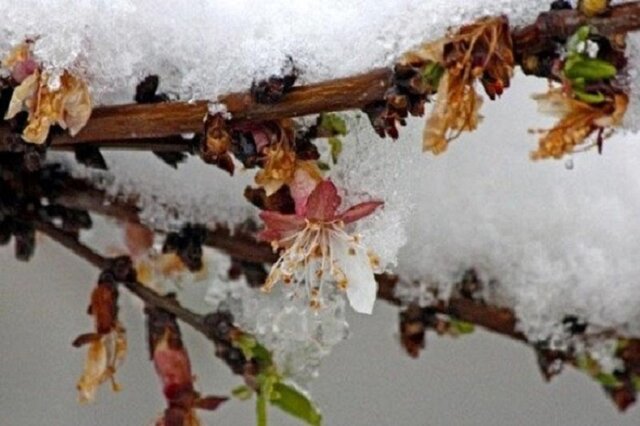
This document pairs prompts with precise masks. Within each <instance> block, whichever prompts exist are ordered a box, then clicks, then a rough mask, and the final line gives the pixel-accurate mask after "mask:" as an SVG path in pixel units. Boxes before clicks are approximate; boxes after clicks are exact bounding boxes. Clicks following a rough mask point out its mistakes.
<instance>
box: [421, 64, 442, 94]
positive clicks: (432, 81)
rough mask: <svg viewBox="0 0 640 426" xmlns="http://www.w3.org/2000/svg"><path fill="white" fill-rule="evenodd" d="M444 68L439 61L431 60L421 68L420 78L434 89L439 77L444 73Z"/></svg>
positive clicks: (436, 86)
mask: <svg viewBox="0 0 640 426" xmlns="http://www.w3.org/2000/svg"><path fill="white" fill-rule="evenodd" d="M444 72H445V69H444V67H443V66H442V65H441V64H440V63H439V62H431V63H430V64H428V65H426V66H425V67H424V68H423V70H422V79H423V80H424V81H425V82H426V83H427V84H429V86H431V87H432V88H433V90H436V89H437V88H438V86H439V85H440V79H441V78H442V76H443V75H444Z"/></svg>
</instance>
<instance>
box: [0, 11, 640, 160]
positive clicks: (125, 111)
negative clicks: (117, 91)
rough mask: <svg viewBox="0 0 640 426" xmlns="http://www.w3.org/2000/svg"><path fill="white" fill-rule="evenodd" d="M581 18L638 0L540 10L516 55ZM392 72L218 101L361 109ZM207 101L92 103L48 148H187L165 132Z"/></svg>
mask: <svg viewBox="0 0 640 426" xmlns="http://www.w3.org/2000/svg"><path fill="white" fill-rule="evenodd" d="M586 23H589V24H590V25H593V26H594V27H595V28H597V29H598V31H599V32H600V33H602V34H604V35H612V34H618V33H626V32H629V31H635V30H637V29H640V2H630V3H625V4H621V5H617V6H613V7H612V8H611V9H610V11H609V12H608V13H607V14H606V15H605V16H601V17H596V18H590V19H588V18H586V17H585V16H583V15H581V14H580V13H579V12H578V11H575V10H558V11H551V12H545V13H542V14H540V15H539V16H538V18H537V20H536V21H535V22H534V23H533V24H531V25H528V26H525V27H522V28H519V29H515V30H514V31H513V33H512V38H513V41H514V50H515V53H516V57H518V58H521V57H522V55H523V54H524V53H532V52H537V51H540V50H542V49H544V48H545V47H546V46H548V45H549V43H551V42H552V40H553V39H554V38H556V37H568V36H569V35H571V34H572V33H574V32H575V30H576V29H577V28H579V27H580V26H582V25H584V24H586ZM392 75H393V71H392V70H391V69H389V68H379V69H375V70H372V71H370V72H367V73H365V74H361V75H357V76H353V77H348V78H341V79H337V80H330V81H326V82H321V83H316V84H310V85H306V86H300V87H294V88H293V89H292V91H291V92H290V93H288V94H286V95H285V96H284V97H283V99H282V100H281V101H280V102H278V103H276V104H272V105H264V104H259V103H256V102H255V101H254V100H253V98H252V96H251V94H250V93H249V92H243V93H232V94H228V95H223V96H220V97H219V99H218V102H220V103H222V104H224V105H225V106H226V107H227V110H228V111H229V112H230V113H231V114H232V117H233V118H232V122H236V123H237V122H242V121H256V122H259V121H265V120H272V119H276V118H286V117H300V116H304V115H309V114H316V113H321V112H331V111H343V110H351V109H360V108H363V107H364V106H365V105H367V104H370V103H372V102H375V101H381V100H384V96H385V93H386V91H387V89H388V88H389V87H390V84H391V80H392ZM208 104H209V102H208V101H204V100H203V101H196V102H164V103H155V104H132V105H117V106H104V107H100V108H96V109H95V110H94V111H93V114H92V116H91V119H90V120H89V122H88V123H87V125H86V126H85V128H84V129H82V131H81V132H80V133H79V134H78V135H77V136H76V137H74V138H72V137H70V136H69V135H67V134H61V135H57V136H54V137H53V141H52V147H59V148H60V149H70V146H72V145H74V144H80V143H93V144H95V143H100V146H102V145H103V144H104V146H105V147H109V148H118V149H148V150H161V149H169V150H186V149H187V147H188V144H187V143H185V144H184V145H182V144H179V143H178V144H176V141H175V139H173V138H170V137H171V136H177V135H181V134H185V133H202V132H203V130H204V129H203V128H204V125H203V120H204V119H205V117H206V116H207V114H208ZM11 137H12V134H11V129H10V128H9V126H8V124H7V123H4V124H2V125H0V148H3V147H5V148H6V147H7V146H10V139H11ZM164 138H168V139H164ZM145 139H146V140H148V141H146V142H145V141H144V140H145ZM163 146H165V147H164V148H163ZM166 146H169V148H167V147H166Z"/></svg>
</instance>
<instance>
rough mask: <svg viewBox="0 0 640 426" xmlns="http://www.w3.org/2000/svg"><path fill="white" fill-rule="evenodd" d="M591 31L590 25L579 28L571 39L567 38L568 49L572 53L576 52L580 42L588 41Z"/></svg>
mask: <svg viewBox="0 0 640 426" xmlns="http://www.w3.org/2000/svg"><path fill="white" fill-rule="evenodd" d="M590 33H591V28H589V26H588V25H583V26H582V27H580V28H578V30H577V31H576V32H575V33H573V35H572V36H571V37H569V40H567V50H568V51H569V52H571V53H575V52H576V50H577V48H578V44H580V42H586V41H587V40H588V39H589V34H590Z"/></svg>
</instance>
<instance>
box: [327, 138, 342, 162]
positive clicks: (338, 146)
mask: <svg viewBox="0 0 640 426" xmlns="http://www.w3.org/2000/svg"><path fill="white" fill-rule="evenodd" d="M329 146H330V147H331V160H333V164H336V163H337V162H338V157H339V156H340V153H341V152H342V141H341V140H340V139H338V138H336V137H335V136H331V137H330V138H329Z"/></svg>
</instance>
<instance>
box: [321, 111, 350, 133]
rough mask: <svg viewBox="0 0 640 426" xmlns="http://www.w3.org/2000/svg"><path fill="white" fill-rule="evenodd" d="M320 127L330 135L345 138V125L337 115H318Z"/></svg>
mask: <svg viewBox="0 0 640 426" xmlns="http://www.w3.org/2000/svg"><path fill="white" fill-rule="evenodd" d="M320 127H322V129H323V130H325V131H326V132H327V133H328V134H330V135H341V136H345V135H346V134H347V123H346V122H345V121H344V119H342V117H340V116H339V115H337V114H332V113H322V114H320Z"/></svg>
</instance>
